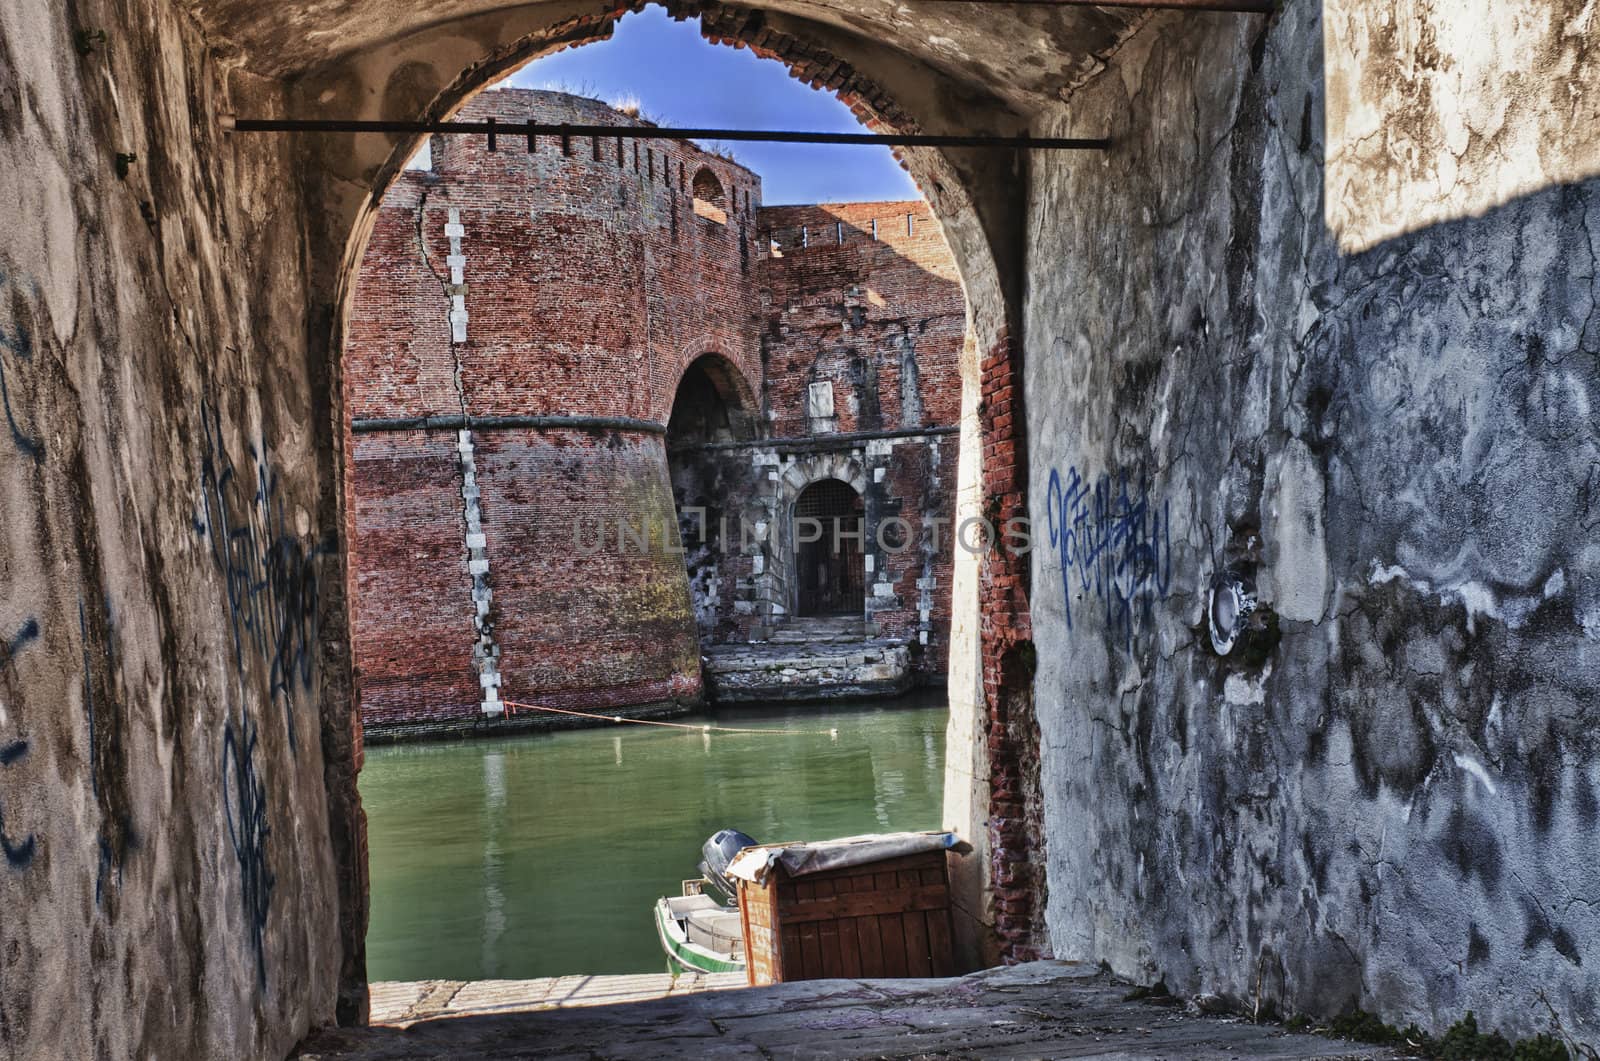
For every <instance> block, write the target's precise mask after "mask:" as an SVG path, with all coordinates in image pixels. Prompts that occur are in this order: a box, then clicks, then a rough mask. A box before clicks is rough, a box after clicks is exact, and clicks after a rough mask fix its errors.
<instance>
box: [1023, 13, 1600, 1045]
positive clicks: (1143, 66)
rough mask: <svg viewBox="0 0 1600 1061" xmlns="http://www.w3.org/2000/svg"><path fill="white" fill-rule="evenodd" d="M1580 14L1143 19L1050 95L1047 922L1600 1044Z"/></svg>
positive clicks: (1043, 475) (1033, 242) (1210, 965)
mask: <svg viewBox="0 0 1600 1061" xmlns="http://www.w3.org/2000/svg"><path fill="white" fill-rule="evenodd" d="M1593 6H1594V5H1592V4H1590V5H1588V6H1587V7H1585V6H1583V5H1580V4H1578V3H1576V2H1567V3H1551V4H1545V5H1536V7H1537V10H1536V12H1535V13H1531V14H1529V13H1524V15H1521V16H1516V17H1512V16H1510V15H1505V16H1504V17H1503V18H1502V17H1501V14H1500V12H1498V11H1497V12H1496V18H1495V19H1494V20H1492V21H1494V23H1495V25H1494V26H1493V27H1492V28H1487V27H1486V25H1485V24H1480V23H1477V22H1474V21H1473V15H1472V12H1471V11H1469V10H1465V9H1460V8H1456V7H1449V8H1447V7H1446V6H1445V5H1443V4H1440V3H1432V2H1426V0H1416V2H1413V3H1409V4H1404V5H1400V6H1399V7H1397V8H1392V9H1391V8H1390V7H1389V6H1387V5H1378V4H1373V3H1365V2H1361V0H1342V2H1340V3H1337V4H1335V3H1331V2H1330V3H1328V4H1327V5H1326V8H1327V17H1328V18H1329V19H1330V20H1336V21H1334V22H1333V23H1332V24H1330V25H1328V26H1324V24H1323V21H1322V19H1323V17H1324V5H1323V4H1321V3H1315V2H1310V0H1291V2H1290V3H1288V4H1287V5H1286V8H1285V10H1284V11H1283V12H1282V13H1281V14H1280V15H1278V16H1276V17H1275V18H1274V19H1273V20H1272V21H1271V22H1270V23H1266V22H1264V21H1261V20H1254V19H1249V20H1246V19H1228V18H1222V17H1216V18H1204V19H1201V18H1194V19H1189V20H1183V19H1181V18H1180V17H1178V16H1157V17H1155V18H1152V19H1151V20H1150V21H1149V22H1147V23H1145V24H1144V25H1143V26H1142V27H1141V28H1139V29H1138V30H1137V31H1136V32H1134V33H1133V34H1132V35H1131V36H1130V37H1129V38H1128V39H1127V40H1126V41H1125V42H1124V43H1123V44H1122V46H1121V47H1120V49H1119V50H1117V51H1116V53H1115V54H1114V56H1112V57H1110V60H1109V66H1108V68H1107V70H1106V71H1105V72H1104V73H1102V74H1101V75H1100V76H1098V77H1096V78H1094V79H1092V80H1090V81H1088V82H1087V83H1086V84H1085V85H1084V86H1083V87H1081V88H1080V89H1079V90H1078V91H1077V93H1076V94H1075V95H1073V96H1072V97H1071V99H1070V101H1069V105H1068V108H1067V109H1066V110H1064V111H1063V113H1062V114H1061V115H1060V116H1059V117H1058V119H1057V120H1056V121H1055V122H1053V123H1047V127H1048V126H1050V125H1053V126H1054V128H1053V129H1052V130H1051V131H1056V130H1059V131H1062V132H1065V131H1067V130H1069V129H1080V130H1081V129H1084V128H1096V129H1099V128H1104V129H1105V130H1106V131H1108V132H1109V133H1110V134H1111V135H1112V136H1113V137H1115V138H1116V141H1117V146H1116V147H1115V148H1114V149H1113V151H1112V152H1110V153H1109V154H1108V155H1107V156H1105V157H1104V158H1082V157H1066V156H1052V157H1050V158H1047V159H1043V160H1041V161H1039V162H1038V163H1036V167H1035V171H1034V174H1035V183H1034V187H1033V190H1032V196H1031V204H1030V209H1031V220H1030V225H1029V229H1030V246H1029V277H1030V288H1029V298H1028V304H1027V308H1026V318H1025V334H1026V335H1027V343H1026V362H1025V364H1026V369H1025V371H1026V384H1027V402H1028V426H1029V445H1030V455H1031V463H1030V484H1029V487H1030V501H1031V511H1032V516H1033V520H1034V525H1035V528H1036V534H1037V538H1036V543H1037V546H1038V547H1037V549H1036V551H1035V552H1034V553H1033V554H1032V571H1033V588H1032V598H1031V603H1032V615H1033V625H1034V638H1035V643H1036V646H1037V652H1038V671H1037V676H1036V695H1037V713H1038V719H1039V725H1040V730H1041V736H1042V750H1041V758H1042V773H1043V786H1044V792H1045V818H1046V835H1047V848H1048V856H1047V857H1048V867H1049V873H1048V878H1049V890H1048V900H1047V908H1046V910H1047V922H1048V927H1049V933H1050V937H1051V941H1052V945H1053V947H1054V949H1055V952H1056V954H1057V955H1058V956H1065V957H1074V958H1103V959H1106V960H1107V961H1109V962H1110V963H1111V965H1112V966H1113V967H1114V968H1115V969H1116V970H1117V971H1118V972H1120V973H1123V974H1126V975H1130V976H1133V977H1135V978H1137V979H1140V980H1142V981H1147V982H1148V981H1154V980H1158V979H1165V981H1166V982H1167V983H1168V985H1169V986H1171V987H1172V988H1173V989H1174V990H1175V991H1180V992H1184V993H1190V994H1193V993H1200V992H1214V993H1218V994H1221V995H1223V996H1224V997H1226V998H1228V999H1230V1000H1232V1001H1233V1002H1234V1003H1236V1004H1237V1005H1240V1006H1241V1007H1243V1008H1245V1009H1247V1010H1249V1009H1253V1008H1255V1007H1257V1006H1264V1007H1269V1008H1272V1009H1276V1010H1278V1011H1280V1012H1309V1013H1313V1014H1323V1015H1326V1014H1332V1013H1337V1012H1339V1011H1341V1010H1344V1009H1348V1008H1350V1007H1353V1006H1357V1005H1359V1006H1361V1007H1363V1008H1366V1009H1368V1010H1374V1011H1377V1012H1378V1013H1380V1014H1382V1015H1383V1016H1384V1017H1385V1018H1386V1019H1388V1020H1390V1021H1393V1022H1397V1023H1400V1024H1404V1023H1406V1022H1407V1021H1410V1020H1416V1021H1418V1022H1419V1023H1421V1024H1423V1025H1425V1026H1432V1027H1434V1028H1436V1029H1437V1028H1441V1027H1442V1026H1444V1025H1447V1024H1449V1023H1451V1022H1452V1021H1454V1020H1456V1019H1458V1018H1459V1017H1461V1016H1462V1015H1463V1014H1464V1013H1465V1012H1466V1011H1467V1010H1469V1009H1470V1010H1474V1011H1476V1013H1477V1015H1478V1018H1479V1021H1480V1023H1481V1024H1482V1025H1484V1026H1486V1027H1495V1028H1500V1029H1502V1030H1504V1031H1506V1032H1508V1033H1514V1034H1516V1033H1520V1034H1528V1033H1531V1032H1533V1031H1536V1030H1549V1029H1552V1028H1553V1029H1556V1030H1558V1031H1560V1032H1562V1033H1563V1034H1565V1035H1567V1036H1569V1037H1571V1038H1573V1039H1575V1040H1578V1041H1583V1042H1588V1043H1590V1044H1593V1043H1595V1042H1596V1041H1597V1040H1600V1027H1597V1025H1596V1023H1595V1021H1596V1018H1595V1014H1596V1013H1597V1012H1600V980H1597V979H1596V977H1595V975H1594V971H1593V970H1594V966H1595V963H1596V962H1600V911H1597V908H1596V905H1595V904H1596V903H1597V902H1600V891H1597V890H1596V887H1597V886H1596V883H1595V879H1596V878H1595V875H1594V872H1593V867H1594V866H1595V865H1596V864H1597V863H1600V830H1597V820H1600V819H1597V815H1600V804H1597V792H1600V724H1597V723H1600V697H1597V693H1600V621H1597V619H1600V610H1597V609H1600V574H1597V572H1600V535H1597V531H1600V500H1597V498H1600V471H1597V470H1596V469H1597V467H1600V465H1597V461H1600V404H1597V403H1600V371H1597V369H1600V313H1597V311H1596V294H1597V291H1596V283H1597V281H1596V268H1595V266H1596V246H1597V244H1600V183H1596V182H1593V181H1591V182H1589V183H1581V182H1580V183H1569V184H1562V183H1556V182H1554V181H1552V180H1551V179H1549V177H1550V175H1558V176H1562V177H1564V176H1567V175H1573V174H1577V175H1582V174H1583V173H1586V172H1592V171H1593V167H1592V166H1590V165H1589V161H1588V159H1587V158H1586V157H1584V153H1585V152H1592V150H1593V147H1592V143H1593V129H1594V126H1593V124H1592V120H1591V117H1590V116H1592V115H1593V113H1594V107H1595V100H1594V96H1593V94H1594V88H1593V86H1594V85H1595V84H1596V82H1597V79H1600V69H1597V67H1596V61H1595V59H1594V58H1593V57H1592V50H1586V49H1585V48H1584V47H1582V46H1581V44H1575V43H1574V36H1575V35H1576V36H1577V37H1578V38H1579V40H1580V41H1581V40H1582V39H1583V38H1584V36H1585V33H1587V34H1592V32H1593V26H1592V25H1591V26H1589V29H1588V30H1587V31H1584V29H1583V27H1584V26H1585V25H1587V24H1588V23H1586V22H1585V21H1584V20H1585V19H1588V20H1590V21H1591V22H1592V19H1593V14H1594V12H1593ZM1352 27H1359V28H1360V32H1353V30H1352ZM1325 37H1326V40H1327V44H1326V48H1327V55H1326V57H1325V56H1324V39H1325ZM1508 42H1511V44H1508ZM1512 44H1515V47H1512ZM1512 60H1519V61H1521V62H1522V63H1524V64H1528V65H1525V66H1520V67H1516V68H1515V69H1512V66H1511V63H1512ZM1419 64H1420V65H1419ZM1422 67H1425V69H1423V68H1422ZM1502 69H1503V70H1507V71H1509V72H1508V73H1507V76H1508V77H1513V78H1514V79H1515V80H1516V81H1517V83H1518V84H1519V85H1522V86H1523V88H1524V89H1525V91H1523V92H1520V93H1519V94H1516V95H1514V96H1508V97H1507V98H1508V100H1509V101H1510V103H1509V105H1508V106H1505V107H1502V108H1501V110H1500V112H1499V121H1498V124H1494V123H1490V124H1488V125H1486V126H1484V127H1482V128H1480V129H1477V130H1476V131H1475V132H1474V133H1473V134H1472V140H1471V150H1469V151H1465V152H1464V153H1463V154H1462V155H1461V156H1460V158H1459V159H1452V160H1451V161H1450V163H1449V165H1450V166H1451V167H1455V168H1453V169H1452V177H1451V183H1450V185H1449V187H1448V188H1447V189H1446V190H1447V192H1448V194H1446V195H1444V196H1442V197H1439V196H1432V195H1412V194H1411V193H1408V192H1407V189H1408V188H1409V189H1411V192H1415V190H1416V186H1417V184H1418V182H1419V181H1421V178H1419V177H1418V174H1429V173H1436V172H1437V171H1438V170H1439V168H1440V167H1441V166H1442V165H1445V163H1443V162H1441V159H1440V156H1439V155H1438V152H1439V151H1443V150H1447V149H1448V147H1447V145H1448V144H1449V143H1452V142H1454V141H1453V139H1452V137H1453V135H1454V134H1452V133H1451V132H1450V130H1451V129H1452V128H1454V127H1455V126H1454V120H1453V119H1452V118H1451V117H1450V116H1451V115H1454V114H1457V113H1459V112H1463V111H1466V110H1469V109H1470V108H1466V107H1464V106H1462V105H1461V103H1460V97H1461V95H1462V94H1463V92H1464V91H1466V90H1464V89H1463V88H1462V86H1463V85H1464V84H1465V85H1466V86H1467V89H1470V90H1471V91H1474V92H1477V93H1479V94H1480V95H1483V94H1484V93H1485V92H1488V94H1489V95H1492V91H1489V90H1488V89H1486V87H1485V86H1484V85H1483V84H1481V83H1480V82H1479V81H1478V80H1474V79H1476V78H1482V77H1483V76H1485V72H1486V71H1496V70H1502ZM1452 93H1454V95H1452ZM1530 93H1532V94H1533V95H1530ZM1365 108H1376V111H1375V113H1369V112H1368V110H1366V109H1365ZM1325 115H1326V117H1325ZM1363 122H1364V123H1366V125H1368V126H1370V127H1372V128H1374V129H1383V130H1385V132H1384V134H1383V135H1379V136H1377V137H1376V138H1370V137H1369V139H1368V140H1367V141H1365V142H1363V143H1362V144H1361V145H1360V146H1359V148H1354V147H1352V146H1351V144H1349V143H1348V142H1346V140H1345V139H1344V138H1347V137H1348V136H1349V135H1350V131H1351V129H1352V128H1354V126H1355V125H1356V124H1359V123H1363ZM1435 127H1438V129H1441V130H1443V131H1440V132H1437V135H1435V132H1436V128H1435ZM1325 129H1326V130H1327V131H1326V132H1325ZM1335 137H1339V138H1341V139H1340V140H1338V141H1337V142H1336V141H1335ZM1530 145H1534V146H1536V148H1537V151H1538V152H1539V159H1538V164H1537V165H1534V166H1531V167H1530V166H1529V165H1527V161H1528V160H1526V159H1523V158H1519V157H1517V153H1518V152H1522V151H1525V150H1530V149H1532V148H1531V147H1530ZM1512 169H1514V170H1516V172H1514V173H1512V172H1509V171H1510V170H1512ZM1528 173H1534V174H1535V176H1536V177H1539V176H1541V175H1542V176H1543V177H1544V179H1534V180H1531V181H1529V180H1526V179H1524V178H1525V176H1526V175H1527V174H1528ZM1485 204H1488V205H1487V206H1485ZM1467 206H1470V207H1472V208H1473V209H1474V210H1481V212H1480V213H1478V214H1477V216H1467V217H1461V216H1458V215H1459V213H1461V212H1463V211H1465V210H1466V207H1467ZM1342 247H1343V248H1345V249H1341V248H1342ZM1081 263H1088V265H1090V266H1092V267H1087V266H1085V265H1084V264H1081ZM1223 579H1226V580H1228V581H1236V582H1238V583H1239V584H1240V586H1241V587H1242V588H1243V589H1244V590H1245V591H1246V592H1252V591H1253V593H1254V594H1255V595H1256V596H1257V597H1258V598H1259V601H1260V607H1259V608H1258V610H1257V611H1256V612H1255V613H1254V614H1252V615H1250V616H1249V617H1248V619H1247V620H1246V621H1245V623H1244V629H1243V632H1242V634H1241V636H1240V637H1239V640H1238V643H1237V644H1236V645H1235V646H1234V648H1233V649H1232V651H1231V652H1230V653H1229V654H1227V655H1226V656H1224V655H1220V654H1219V653H1218V652H1217V651H1216V649H1215V648H1214V647H1213V645H1212V639H1211V635H1210V631H1209V629H1208V601H1209V599H1210V591H1211V589H1212V588H1213V586H1214V585H1216V584H1217V583H1218V582H1219V580H1223Z"/></svg>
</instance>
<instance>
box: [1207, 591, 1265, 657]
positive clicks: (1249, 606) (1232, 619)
mask: <svg viewBox="0 0 1600 1061" xmlns="http://www.w3.org/2000/svg"><path fill="white" fill-rule="evenodd" d="M1255 610H1256V596H1255V594H1254V593H1251V592H1250V591H1249V590H1247V589H1245V588H1244V584H1243V583H1241V582H1240V581H1239V579H1238V578H1237V577H1235V576H1234V575H1231V574H1224V575H1219V576H1218V577H1217V578H1216V579H1214V580H1213V581H1212V583H1211V595H1210V599H1209V600H1208V601H1207V602H1206V625H1207V626H1209V627H1210V629H1211V647H1212V648H1214V649H1216V652H1217V655H1219V656H1226V655H1227V654H1228V653H1229V652H1232V651H1233V646H1234V645H1236V644H1238V642H1239V635H1240V634H1242V633H1243V632H1244V630H1245V625H1246V621H1247V620H1248V619H1249V618H1250V613H1251V612H1253V611H1255Z"/></svg>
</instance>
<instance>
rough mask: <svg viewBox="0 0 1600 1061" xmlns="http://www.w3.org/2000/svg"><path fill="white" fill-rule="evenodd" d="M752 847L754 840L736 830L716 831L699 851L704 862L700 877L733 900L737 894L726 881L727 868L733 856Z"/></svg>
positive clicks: (731, 883)
mask: <svg viewBox="0 0 1600 1061" xmlns="http://www.w3.org/2000/svg"><path fill="white" fill-rule="evenodd" d="M754 846H756V841H755V838H754V837H751V836H747V835H746V834H744V833H741V832H740V831H739V830H737V829H719V830H717V832H716V833H714V834H713V835H712V837H711V839H709V840H707V841H706V843H705V846H704V847H702V848H701V849H700V853H701V854H703V855H704V856H705V860H704V861H702V862H701V863H700V875H701V876H703V877H704V878H705V879H706V880H708V881H710V882H711V883H712V884H713V885H715V886H716V888H717V889H718V890H719V891H721V892H722V893H723V894H724V895H726V896H728V897H729V898H730V899H731V898H733V897H734V896H735V895H738V894H739V892H738V889H737V888H735V887H734V884H733V882H732V881H730V880H729V879H728V866H729V864H731V863H732V862H733V856H734V855H737V854H738V853H739V852H740V851H743V850H744V849H745V848H747V847H754Z"/></svg>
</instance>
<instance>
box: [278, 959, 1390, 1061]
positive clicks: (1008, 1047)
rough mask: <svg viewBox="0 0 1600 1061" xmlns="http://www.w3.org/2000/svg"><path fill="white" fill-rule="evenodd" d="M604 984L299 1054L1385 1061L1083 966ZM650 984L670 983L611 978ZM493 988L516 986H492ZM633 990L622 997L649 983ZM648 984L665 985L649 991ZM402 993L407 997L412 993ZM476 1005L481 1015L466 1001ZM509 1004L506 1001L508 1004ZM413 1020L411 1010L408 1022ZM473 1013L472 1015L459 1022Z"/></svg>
mask: <svg viewBox="0 0 1600 1061" xmlns="http://www.w3.org/2000/svg"><path fill="white" fill-rule="evenodd" d="M609 979H612V978H609V977H594V978H585V977H562V978H561V979H560V980H554V981H522V982H521V983H523V984H541V985H545V986H544V987H541V988H536V989H535V990H536V991H543V992H544V994H543V995H542V996H541V997H540V998H539V999H531V998H530V999H527V1000H525V1001H523V1002H521V1003H518V1002H516V1001H515V1000H513V999H512V998H511V989H510V988H506V987H502V988H500V989H496V988H491V987H486V986H483V985H478V984H465V985H456V986H455V987H454V989H453V992H452V997H451V1000H450V1001H448V1003H447V1004H445V1005H443V1006H441V1007H439V1008H437V1009H435V1010H433V1011H429V1010H427V1008H426V1005H425V1004H426V1001H427V999H426V995H427V991H429V990H438V991H440V992H442V991H444V990H448V989H446V988H441V987H439V986H438V984H437V983H436V982H430V983H433V987H432V988H429V987H428V986H427V985H421V986H423V987H424V994H422V995H418V996H416V997H415V998H410V997H409V992H410V990H411V988H412V987H417V986H419V985H406V991H405V992H394V993H393V996H394V997H389V994H390V992H389V988H388V986H386V987H385V989H384V994H385V998H384V999H383V1000H382V1001H381V1005H382V1006H384V1007H385V1009H384V1012H386V1013H387V1012H397V1013H399V1014H400V1015H401V1016H402V1018H403V1019H407V1020H416V1019H417V1017H419V1016H430V1015H431V1013H432V1012H438V1013H442V1014H448V1015H446V1016H441V1017H435V1018H433V1019H421V1020H418V1021H417V1023H412V1024H410V1025H409V1026H406V1027H400V1026H395V1025H387V1026H374V1027H371V1028H363V1029H333V1030H329V1031H326V1032H323V1033H321V1034H320V1035H317V1036H313V1037H312V1038H311V1039H310V1040H308V1041H307V1042H306V1043H304V1044H302V1046H301V1048H300V1050H299V1051H298V1052H297V1053H296V1054H295V1056H296V1057H297V1058H300V1059H302V1061H400V1059H406V1058H450V1059H452V1061H509V1059H513V1058H517V1059H522V1058H565V1057H572V1058H586V1059H604V1061H634V1059H660V1058H680V1057H692V1058H707V1059H716V1058H731V1057H758V1058H770V1059H776V1061H787V1059H796V1061H799V1059H808V1058H885V1059H889V1058H903V1059H908V1061H909V1059H918V1061H944V1059H954V1058H996V1059H1017V1061H1021V1059H1034V1058H1099V1059H1102V1061H1112V1059H1116V1061H1132V1059H1143V1058H1151V1059H1154V1058H1165V1059H1171V1061H1223V1059H1232V1058H1250V1059H1318V1061H1337V1059H1350V1061H1354V1059H1358V1058H1360V1059H1367V1058H1370V1059H1388V1058H1393V1057H1395V1056H1396V1055H1394V1054H1392V1053H1390V1052H1388V1051H1383V1050H1377V1049H1375V1048H1369V1047H1365V1046H1360V1045H1357V1044H1353V1043H1345V1042H1340V1041H1338V1040H1332V1039H1324V1038H1320V1037H1317V1036H1310V1035H1290V1034H1287V1033H1285V1032H1284V1031H1283V1030H1282V1029H1281V1028H1278V1027H1275V1026H1270V1025H1266V1026H1263V1025H1255V1024H1248V1023H1245V1022H1243V1021H1237V1020H1228V1019H1222V1018H1216V1017H1192V1016H1188V1015H1187V1014H1185V1012H1184V1010H1183V1008H1182V1007H1181V1006H1179V1005H1177V1004H1175V1003H1171V1002H1167V1003H1165V1004H1162V1003H1158V1002H1152V1001H1144V1002H1138V1001H1129V1000H1128V999H1127V997H1126V996H1127V994H1128V985H1127V984H1126V983H1124V982H1122V981H1119V980H1116V979H1114V978H1112V977H1109V976H1106V975H1104V974H1102V973H1101V972H1100V971H1099V970H1097V969H1096V968H1094V967H1093V966H1089V965H1083V964H1079V963H1074V962H1033V963H1030V964H1027V965H1019V966H1013V967H1011V968H1008V969H990V970H987V971H985V972H981V973H974V974H972V975H970V976H965V977H958V978H955V979H950V980H863V981H855V980H818V981H811V982H807V983H796V984H780V985H777V986H774V987H764V988H747V989H742V990H708V988H715V987H717V986H720V985H718V984H712V983H704V982H702V983H696V984H685V985H682V986H683V990H682V991H681V992H679V993H675V994H673V995H672V996H671V997H665V998H662V997H657V998H654V999H651V1000H648V1001H635V1002H622V1003H619V1004H614V1005H605V1004H598V1005H596V1004H590V1005H583V1004H581V1003H577V1002H575V1001H573V1000H575V999H577V998H579V997H583V996H584V994H585V988H584V986H583V985H581V984H576V983H573V984H568V985H567V986H566V987H565V988H559V987H556V986H554V985H559V984H565V983H567V982H568V981H583V980H589V981H591V983H590V984H589V986H588V990H589V991H592V992H595V994H594V995H593V996H590V997H596V998H599V999H601V1001H602V1002H603V1001H604V998H603V996H604V995H605V994H606V993H607V992H608V991H611V989H610V988H607V987H606V986H605V985H604V984H603V983H600V982H601V981H605V980H609ZM617 979H623V980H634V981H649V980H653V979H666V978H665V977H659V978H651V977H637V978H636V977H621V978H617ZM499 983H500V984H501V985H506V984H510V983H513V982H511V981H500V982H499ZM646 986H647V985H644V984H642V983H636V984H634V985H633V987H631V988H626V987H624V988H622V989H621V990H620V991H617V992H613V996H616V995H619V994H625V993H626V992H627V991H628V990H635V991H637V990H643V989H645V987H646ZM655 986H656V987H657V988H659V987H660V985H659V984H657V985H655ZM408 999H409V1000H408ZM473 1007H481V1008H477V1009H475V1008H473ZM507 1007H513V1008H507ZM407 1014H409V1015H410V1016H407ZM458 1014H475V1015H458Z"/></svg>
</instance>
